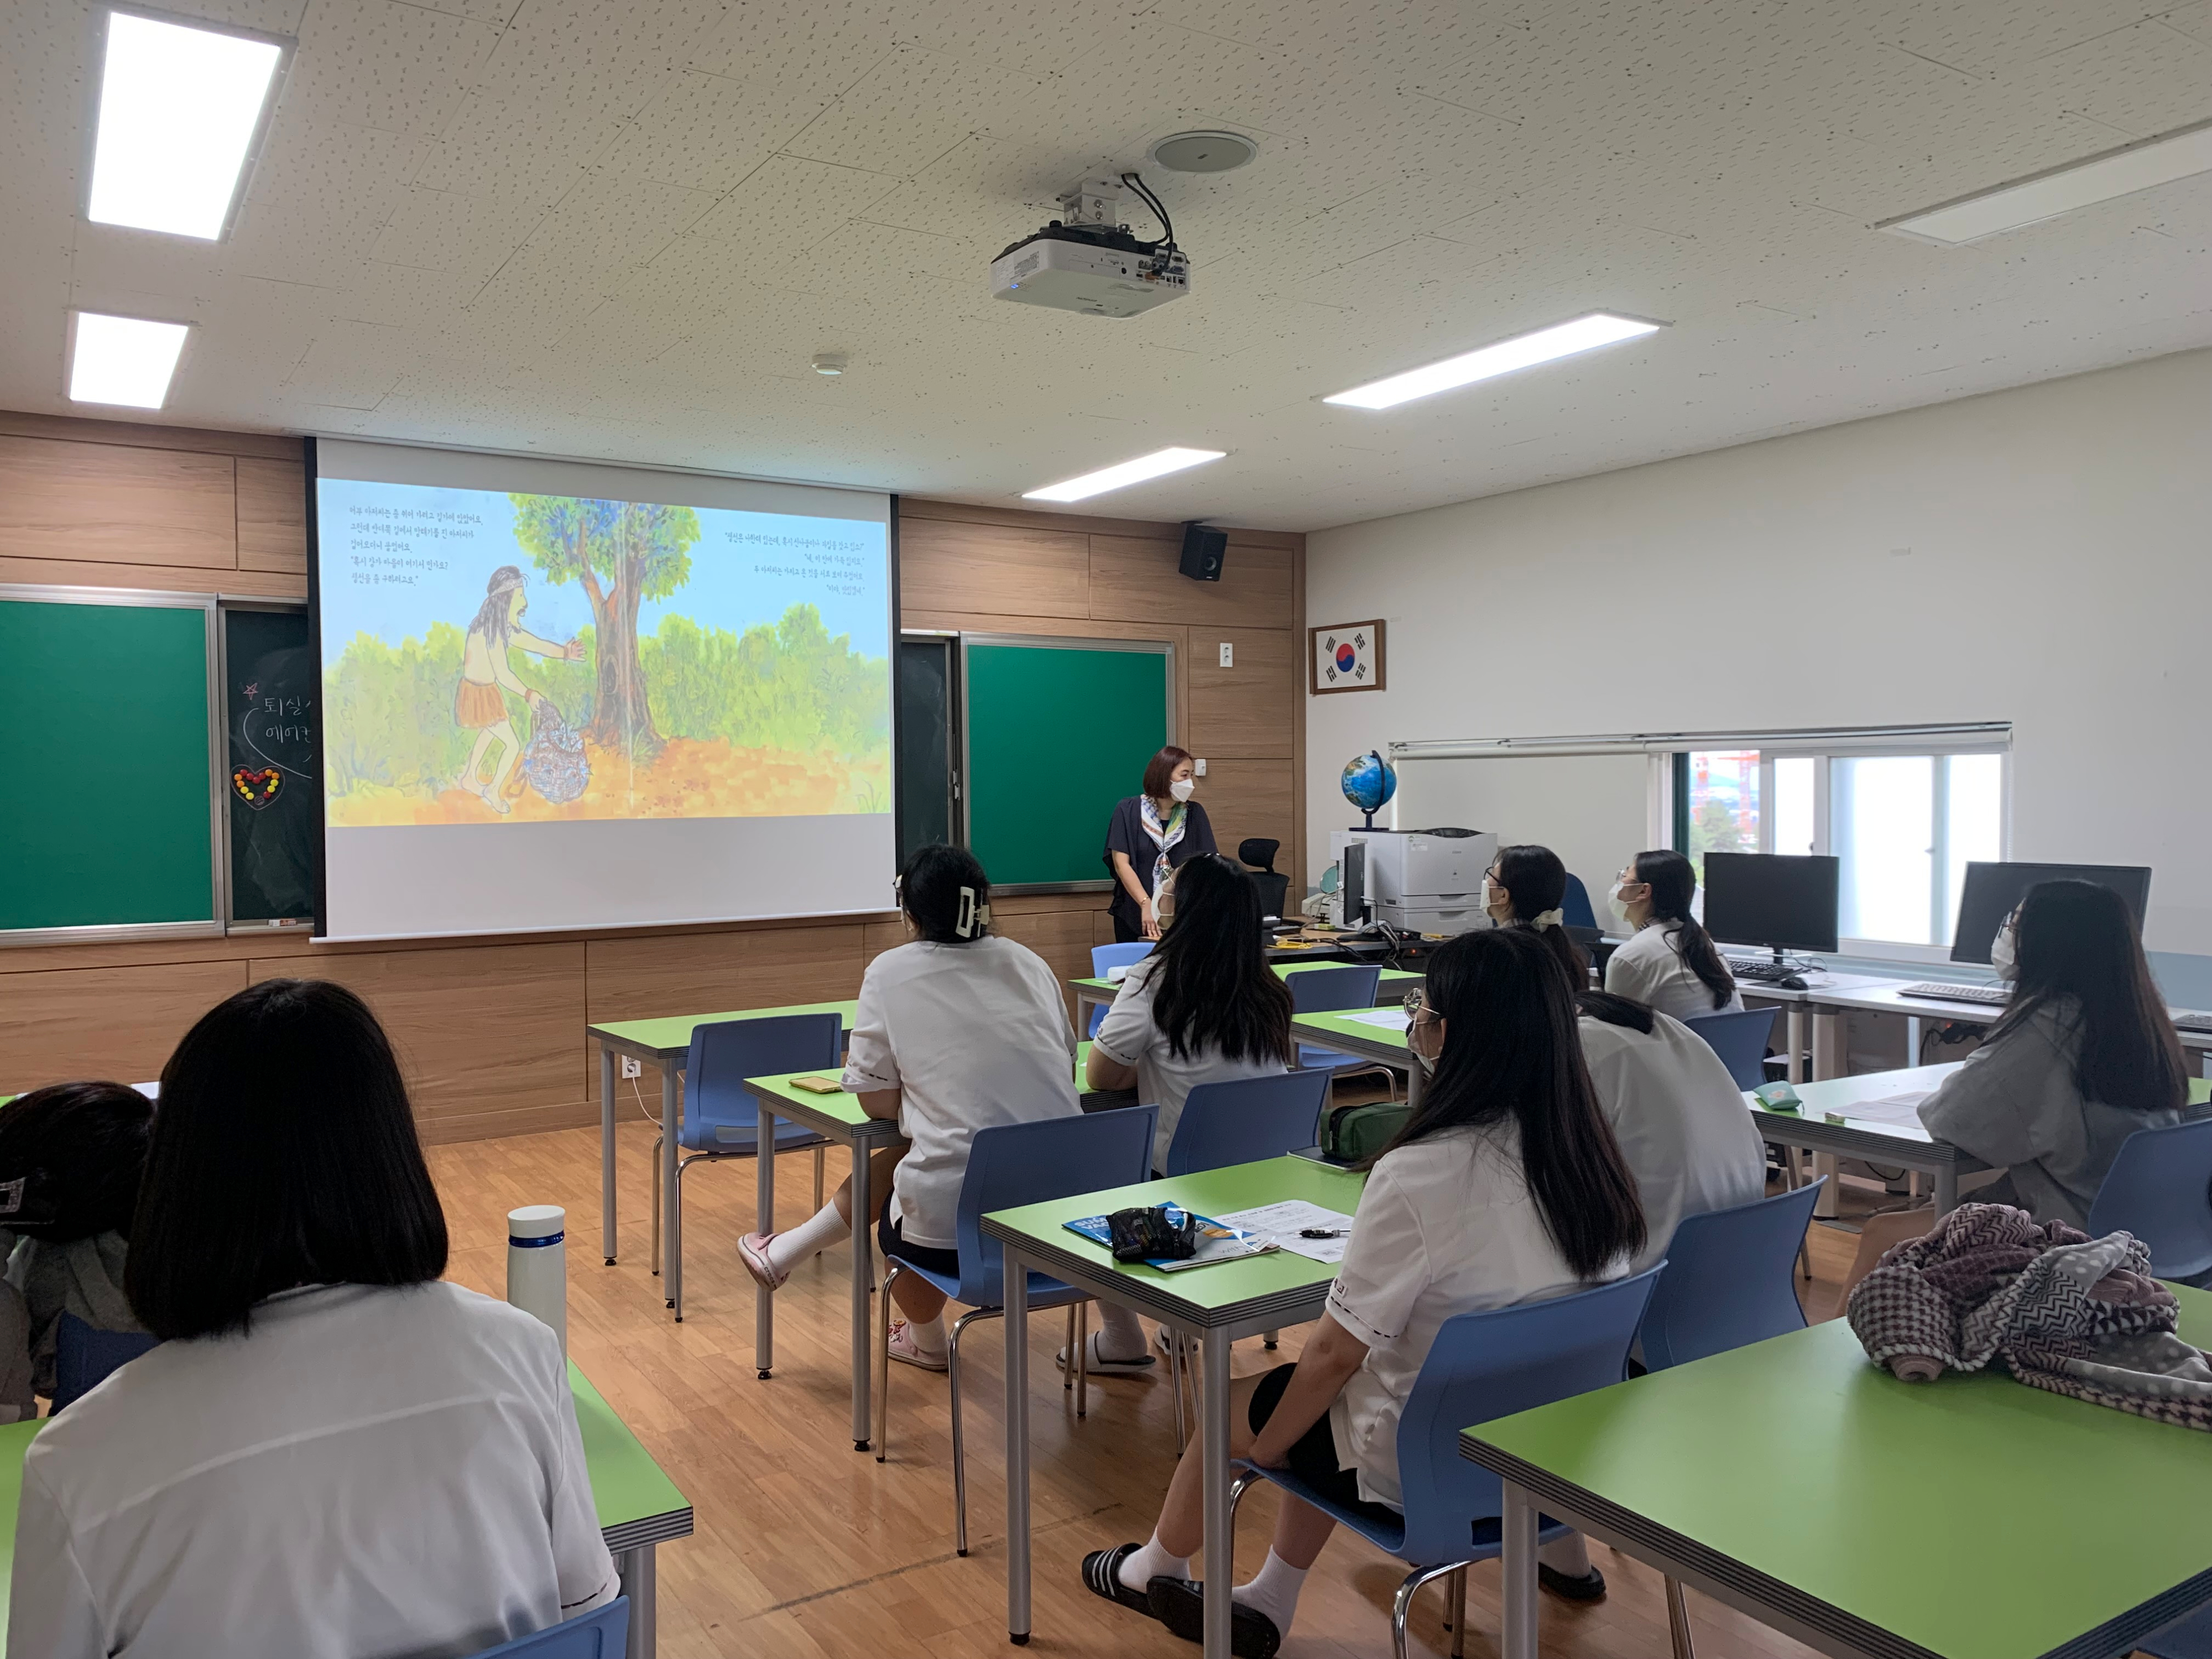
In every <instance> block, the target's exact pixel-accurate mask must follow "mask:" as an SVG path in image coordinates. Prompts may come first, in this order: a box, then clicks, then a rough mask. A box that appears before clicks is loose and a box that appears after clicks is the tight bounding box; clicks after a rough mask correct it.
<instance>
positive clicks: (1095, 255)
mask: <svg viewBox="0 0 2212 1659" xmlns="http://www.w3.org/2000/svg"><path fill="white" fill-rule="evenodd" d="M1124 184H1126V185H1128V186H1129V187H1130V188H1131V189H1133V190H1134V191H1136V192H1137V194H1138V196H1139V197H1140V198H1142V200H1143V201H1144V203H1145V204H1146V206H1147V207H1149V208H1150V209H1151V210H1152V211H1153V212H1154V213H1155V214H1157V215H1158V216H1159V221H1160V229H1161V230H1162V232H1163V233H1164V234H1162V236H1161V237H1160V239H1159V240H1158V241H1152V242H1147V241H1144V240H1139V238H1138V237H1137V236H1136V235H1134V234H1133V233H1132V232H1131V231H1130V229H1129V227H1128V226H1127V225H1126V224H1123V223H1122V222H1121V186H1122V185H1124ZM1060 211H1061V213H1062V214H1063V215H1065V217H1064V218H1060V219H1054V221H1053V222H1051V223H1050V224H1048V225H1047V226H1046V227H1045V228H1043V229H1042V230H1041V231H1039V232H1037V234H1036V235H1034V236H1027V237H1024V238H1023V239H1022V240H1020V241H1018V242H1016V243H1015V244H1014V245H1013V246H1012V247H1010V248H1008V249H1007V250H1006V252H1004V253H1001V254H1000V256H999V257H998V258H995V259H994V260H992V261H991V297H992V298H993V299H994V300H1012V301H1014V302H1015V303H1016V304H1018V305H1030V306H1051V307H1054V309H1055V310H1059V311H1079V312H1083V313H1086V314H1087V315H1090V316H1092V317H1133V316H1135V315H1136V314H1137V313H1139V312H1141V311H1150V310H1151V309H1152V307H1154V306H1161V305H1165V304H1166V303H1167V302H1168V301H1170V300H1180V299H1181V298H1182V296H1183V295H1186V294H1188V293H1189V292H1190V261H1189V260H1188V258H1185V257H1184V256H1183V252H1182V249H1181V248H1179V247H1177V246H1176V243H1175V226H1174V225H1173V224H1171V223H1170V222H1169V220H1168V216H1167V210H1166V209H1164V208H1163V207H1162V206H1161V205H1160V200H1159V197H1157V196H1155V195H1153V194H1152V191H1150V190H1148V189H1146V187H1145V182H1144V180H1143V179H1139V177H1138V176H1137V175H1136V174H1135V173H1123V174H1122V175H1121V178H1120V179H1084V180H1083V181H1082V182H1081V183H1080V184H1078V185H1073V186H1072V187H1071V188H1070V189H1069V190H1068V191H1066V193H1065V194H1063V195H1062V196H1061V197H1060Z"/></svg>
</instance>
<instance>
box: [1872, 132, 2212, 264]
mask: <svg viewBox="0 0 2212 1659" xmlns="http://www.w3.org/2000/svg"><path fill="white" fill-rule="evenodd" d="M2207 172H2212V121H2199V122H2197V124H2196V125H2194V126H2186V127H2178V128H2176V129H2175V130H2174V131H2172V132H2164V133H2160V134H2159V135H2158V136H2157V137H2154V138H2140V139H2137V140H2136V142H2135V143H2132V144H2122V145H2121V146H2120V147H2119V148H2118V149H2108V150H2106V151H2104V152H2103V153H2102V154H2101V155H2092V156H2090V157H2088V158H2087V160H2086V161H2068V162H2066V163H2065V164H2064V165H2063V166H2061V167H2051V168H2048V169H2046V170H2045V171H2044V172H2042V173H2030V174H2029V175H2028V176H2027V178H2025V179H2014V180H2013V181H2012V182H2011V183H2010V184H2007V185H1997V186H1996V188H1995V189H1993V190H1984V191H1977V192H1976V193H1975V194H1973V195H1972V196H1961V197H1958V198H1956V199H1955V200H1954V201H1949V202H1942V203H1939V204H1936V206H1934V207H1932V208H1923V209H1921V210H1919V211H1918V212H1917V213H1908V214H1905V215H1904V216H1901V217H1899V218H1895V219H1885V220H1883V221H1882V222H1881V223H1880V224H1878V225H1876V226H1875V229H1876V230H1886V231H1888V232H1889V233H1890V234H1892V235H1894V236H1910V237H1911V238H1913V239H1914V240H1917V241H1923V242H1936V243H1940V244H1941V245H1942V246H1945V247H1956V246H1959V245H1960V243H1962V242H1978V241H1980V240H1982V238H1984V236H1995V235H1996V234H1998V233H1999V232H2000V231H2007V230H2018V229H2020V228H2021V227H2022V226H2023V225H2033V224H2040V223H2041V222H2043V221H2044V220H2045V219H2055V218H2057V216H2059V215H2060V214H2062V213H2071V212H2073V211H2074V210H2075V209H2076V208H2085V207H2088V206H2091V205H2092V204H2095V203H2098V202H2110V201H2113V200H2116V199H2117V198H2118V197H2122V196H2132V195H2134V194H2135V193H2136V191H2139V190H2149V189H2151V188H2153V187H2154V186H2155V185H2167V184H2172V182H2173V181H2174V180H2175V179H2186V178H2188V177H2190V176H2191V174H2193V173H2207Z"/></svg>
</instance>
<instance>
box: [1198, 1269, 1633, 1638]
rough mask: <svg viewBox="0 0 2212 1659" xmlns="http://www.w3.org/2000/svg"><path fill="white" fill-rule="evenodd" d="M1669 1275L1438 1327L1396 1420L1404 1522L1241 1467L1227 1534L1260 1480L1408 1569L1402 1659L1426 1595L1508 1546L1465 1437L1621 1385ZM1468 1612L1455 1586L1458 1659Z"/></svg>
mask: <svg viewBox="0 0 2212 1659" xmlns="http://www.w3.org/2000/svg"><path fill="white" fill-rule="evenodd" d="M1665 1266H1666V1264H1665V1263H1663V1262H1662V1263H1661V1264H1660V1266H1659V1267H1654V1268H1652V1269H1650V1271H1649V1272H1648V1273H1638V1274H1637V1275H1636V1277H1634V1278H1633V1279H1619V1280H1616V1281H1615V1282H1614V1283H1613V1284H1610V1285H1600V1286H1599V1287H1598V1288H1597V1289H1595V1290H1592V1291H1578V1292H1577V1293H1576V1294H1575V1295H1572V1296H1562V1297H1553V1299H1551V1300H1550V1301H1547V1302H1523V1303H1520V1304H1516V1305H1515V1306H1513V1307H1510V1308H1498V1309H1495V1310H1492V1311H1490V1312H1488V1313H1466V1314H1461V1315H1459V1316H1456V1317H1455V1318H1451V1319H1447V1320H1446V1321H1444V1322H1443V1326H1442V1327H1441V1328H1439V1329H1438V1330H1437V1340H1436V1342H1435V1345H1434V1346H1431V1348H1430V1350H1429V1357H1428V1358H1427V1359H1426V1360H1425V1362H1423V1364H1422V1366H1421V1374H1420V1376H1419V1377H1418V1378H1416V1379H1415V1381H1414V1383H1413V1393H1412V1394H1410V1395H1407V1399H1406V1413H1405V1415H1404V1416H1403V1417H1401V1418H1400V1419H1399V1420H1398V1485H1399V1489H1400V1495H1401V1497H1402V1498H1403V1499H1404V1500H1405V1510H1404V1513H1403V1514H1402V1515H1401V1516H1392V1517H1390V1518H1389V1519H1388V1520H1385V1519H1384V1518H1383V1516H1380V1515H1378V1514H1376V1512H1375V1511H1374V1510H1372V1509H1370V1508H1368V1507H1365V1506H1363V1507H1361V1508H1358V1509H1350V1508H1346V1507H1345V1506H1343V1505H1341V1504H1334V1503H1332V1502H1330V1501H1329V1500H1328V1498H1323V1497H1322V1496H1321V1495H1320V1494H1319V1493H1318V1492H1316V1491H1315V1490H1314V1489H1313V1488H1312V1487H1310V1486H1307V1485H1306V1484H1305V1482H1304V1481H1303V1480H1299V1479H1298V1478H1297V1476H1296V1475H1294V1474H1291V1473H1290V1471H1289V1470H1287V1469H1261V1468H1253V1467H1252V1466H1251V1465H1250V1464H1249V1463H1248V1464H1241V1465H1240V1466H1239V1468H1240V1469H1241V1471H1242V1472H1241V1473H1240V1474H1238V1475H1237V1480H1236V1483H1235V1484H1234V1485H1233V1486H1231V1488H1230V1490H1229V1512H1230V1516H1231V1522H1232V1536H1233V1522H1234V1520H1235V1517H1236V1513H1237V1500H1238V1499H1239V1498H1242V1497H1243V1495H1244V1493H1245V1491H1246V1490H1247V1489H1248V1488H1249V1487H1250V1486H1252V1484H1253V1483H1254V1482H1255V1481H1259V1480H1267V1481H1271V1482H1273V1484H1274V1485H1276V1486H1280V1487H1281V1488H1282V1489H1283V1490H1284V1491H1285V1492H1289V1493H1290V1494H1291V1496H1292V1497H1294V1498H1302V1499H1303V1500H1304V1501H1305V1502H1306V1503H1309V1504H1312V1505H1313V1506H1314V1507H1315V1508H1316V1509H1317V1510H1321V1511H1322V1513H1323V1514H1325V1515H1328V1516H1330V1517H1331V1518H1332V1519H1334V1521H1335V1522H1337V1523H1338V1524H1339V1525H1340V1526H1345V1527H1349V1528H1352V1531H1354V1532H1356V1533H1358V1534H1359V1535H1360V1536H1361V1537H1362V1538H1364V1539H1365V1540H1367V1541H1368V1542H1369V1543H1370V1544H1372V1545H1374V1546H1375V1547H1376V1548H1377V1549H1379V1550H1382V1551H1383V1553H1385V1554H1389V1555H1395V1556H1396V1557H1397V1558H1398V1559H1400V1560H1401V1561H1403V1562H1405V1563H1406V1564H1407V1565H1408V1566H1410V1567H1411V1568H1413V1571H1411V1572H1409V1573H1407V1575H1406V1577H1405V1578H1404V1580H1403V1581H1402V1582H1401V1583H1400V1584H1399V1586H1398V1594H1397V1596H1396V1598H1395V1600H1394V1601H1392V1603H1391V1607H1390V1642H1391V1648H1392V1650H1393V1651H1394V1652H1395V1654H1396V1655H1397V1656H1398V1659H1405V1654H1406V1618H1407V1614H1408V1613H1411V1612H1412V1610H1413V1596H1414V1595H1415V1593H1416V1592H1418V1591H1419V1589H1420V1588H1421V1586H1422V1585H1424V1584H1425V1583H1428V1582H1429V1581H1430V1580H1431V1579H1432V1578H1441V1577H1444V1576H1445V1575H1446V1574H1448V1573H1458V1572H1459V1571H1461V1569H1462V1568H1464V1567H1466V1566H1467V1565H1468V1564H1469V1563H1471V1562H1475V1561H1487V1560H1490V1559H1492V1557H1494V1556H1497V1555H1498V1554H1501V1553H1503V1552H1504V1534H1503V1528H1502V1522H1501V1519H1500V1516H1501V1514H1502V1511H1503V1510H1504V1493H1503V1492H1502V1491H1501V1490H1500V1488H1499V1485H1498V1477H1497V1476H1496V1475H1495V1474H1492V1473H1491V1472H1490V1471H1489V1470H1488V1469H1486V1468H1481V1467H1480V1466H1479V1465H1477V1464H1474V1463H1471V1462H1468V1460H1467V1459H1466V1458H1464V1457H1462V1456H1461V1455H1460V1449H1459V1433H1460V1431H1461V1430H1462V1429H1463V1428H1465V1427H1467V1426H1468V1425H1469V1424H1471V1423H1487V1422H1489V1421H1490V1420H1491V1419H1492V1418H1498V1417H1507V1416H1510V1415H1511V1414H1512V1413H1515V1412H1522V1411H1528V1410H1529V1409H1531V1408H1532V1407H1537V1406H1544V1405H1549V1404H1550V1403H1551V1402H1552V1401H1555V1400H1565V1399H1566V1398H1568V1397H1569V1396H1570V1395H1577V1394H1587V1393H1589V1391H1590V1390H1591V1389H1603V1388H1608V1387H1610V1386H1611V1385H1612V1384H1613V1383H1618V1382H1620V1380H1621V1379H1622V1378H1623V1376H1626V1373H1627V1370H1628V1345H1629V1344H1630V1342H1632V1340H1634V1339H1635V1336H1636V1328H1637V1325H1638V1322H1640V1321H1641V1320H1642V1319H1643V1317H1644V1306H1645V1304H1647V1303H1649V1302H1650V1299H1651V1291H1652V1287H1653V1285H1655V1284H1656V1283H1657V1281H1658V1279H1659V1277H1660V1274H1661V1273H1662V1271H1663V1270H1664V1268H1665ZM1569 1531H1571V1528H1567V1527H1565V1526H1562V1525H1561V1524H1559V1522H1556V1521H1545V1522H1540V1527H1539V1531H1538V1534H1537V1535H1538V1536H1539V1537H1540V1538H1541V1539H1544V1540H1546V1541H1550V1540H1551V1539H1553V1538H1559V1537H1564V1536H1565V1534H1567V1533H1568V1532H1569ZM1466 1612H1467V1580H1466V1579H1465V1577H1459V1578H1456V1579H1455V1580H1454V1582H1453V1584H1452V1618H1451V1625H1452V1651H1453V1652H1454V1653H1455V1654H1458V1653H1462V1652H1464V1651H1465V1646H1466V1635H1467V1617H1466Z"/></svg>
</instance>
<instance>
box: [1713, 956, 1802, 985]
mask: <svg viewBox="0 0 2212 1659" xmlns="http://www.w3.org/2000/svg"><path fill="white" fill-rule="evenodd" d="M1803 971H1805V970H1804V969H1799V968H1791V967H1789V966H1786V965H1785V964H1784V963H1778V962H1745V961H1741V960H1740V959H1739V958H1737V957H1729V972H1730V973H1731V974H1733V975H1735V976H1736V977H1737V978H1738V979H1747V980H1749V981H1751V982H1752V983H1753V984H1754V985H1779V984H1780V983H1781V982H1782V981H1784V980H1785V979H1794V978H1796V976H1797V975H1799V974H1800V973H1802V972H1803Z"/></svg>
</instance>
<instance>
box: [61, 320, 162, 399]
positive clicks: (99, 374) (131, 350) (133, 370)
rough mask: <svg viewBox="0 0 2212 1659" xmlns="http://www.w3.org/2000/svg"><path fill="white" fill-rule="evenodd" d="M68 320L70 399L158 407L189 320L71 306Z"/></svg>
mask: <svg viewBox="0 0 2212 1659" xmlns="http://www.w3.org/2000/svg"><path fill="white" fill-rule="evenodd" d="M71 320H72V321H73V323H74V325H75V326H74V327H73V328H72V329H71V330H70V384H69V395H70V402H71V403H78V404H118V405H119V406H121V407H123V408H125V409H159V408H161V405H162V404H165V403H167V401H168V400H169V380H170V378H171V377H172V376H173V375H174V374H176V372H177V354H178V353H179V352H180V351H182V350H183V349H185V334H186V333H187V332H189V331H190V326H191V325H189V324H185V323H156V322H149V321H148V320H147V319H145V318H143V317H112V316H109V315H107V314H106V313H104V312H98V311H80V312H76V313H73V316H72V319H71Z"/></svg>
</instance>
